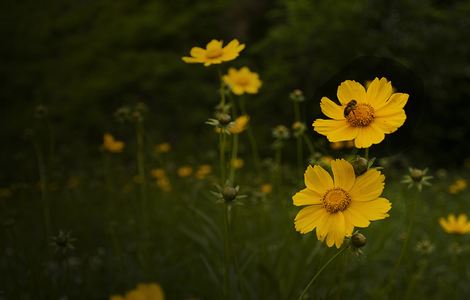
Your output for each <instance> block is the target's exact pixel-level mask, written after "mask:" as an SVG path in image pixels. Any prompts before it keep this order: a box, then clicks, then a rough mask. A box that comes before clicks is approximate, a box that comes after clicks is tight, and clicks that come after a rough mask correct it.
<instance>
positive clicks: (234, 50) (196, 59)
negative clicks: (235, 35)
mask: <svg viewBox="0 0 470 300" xmlns="http://www.w3.org/2000/svg"><path fill="white" fill-rule="evenodd" d="M244 48H245V45H244V44H240V42H239V41H238V40H237V39H234V40H232V41H231V42H230V43H228V44H227V45H226V46H225V47H223V42H222V41H218V40H211V41H210V42H209V43H208V44H207V45H206V48H205V49H204V48H200V47H193V48H191V51H190V52H189V54H190V55H191V56H185V57H183V58H182V59H183V61H184V62H186V63H201V64H204V66H205V67H208V66H210V65H213V64H221V63H223V62H226V61H231V60H234V59H235V58H237V57H238V55H239V54H240V52H241V51H242V50H243V49H244Z"/></svg>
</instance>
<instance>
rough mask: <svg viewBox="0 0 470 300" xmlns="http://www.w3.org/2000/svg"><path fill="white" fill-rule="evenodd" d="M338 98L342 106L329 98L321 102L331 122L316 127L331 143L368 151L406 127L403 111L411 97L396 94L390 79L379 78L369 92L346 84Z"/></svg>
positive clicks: (360, 86)
mask: <svg viewBox="0 0 470 300" xmlns="http://www.w3.org/2000/svg"><path fill="white" fill-rule="evenodd" d="M337 96H338V99H339V102H340V105H338V104H336V103H335V102H333V101H331V100H330V99H328V98H327V97H323V98H322V99H321V103H320V108H321V110H322V112H323V113H324V114H325V115H326V116H327V117H329V118H331V119H328V120H325V119H317V120H315V122H313V124H312V125H313V127H314V130H315V131H316V132H318V133H320V134H322V135H325V136H326V137H327V138H328V140H329V141H330V142H341V141H349V140H354V145H355V147H356V148H368V147H370V146H371V145H373V144H378V143H380V142H382V141H383V140H384V138H385V135H386V134H390V133H392V132H395V131H396V130H397V129H398V128H399V127H401V126H402V125H403V123H405V120H406V114H405V111H404V109H403V107H404V106H405V104H406V102H407V101H408V98H409V95H408V94H405V93H394V92H393V88H392V84H391V82H390V81H388V80H387V79H386V78H381V79H379V78H375V79H374V80H373V81H372V82H371V83H370V85H369V86H368V87H367V90H366V88H364V86H362V85H361V84H360V83H358V82H356V81H352V80H346V81H344V82H342V83H341V84H340V86H339V87H338V92H337Z"/></svg>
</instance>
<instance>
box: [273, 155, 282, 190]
mask: <svg viewBox="0 0 470 300" xmlns="http://www.w3.org/2000/svg"><path fill="white" fill-rule="evenodd" d="M274 164H275V165H276V173H275V174H276V175H275V178H276V180H275V182H276V187H277V188H279V187H280V185H281V164H282V146H279V147H276V152H275V154H274Z"/></svg>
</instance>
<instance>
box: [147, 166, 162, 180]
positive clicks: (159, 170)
mask: <svg viewBox="0 0 470 300" xmlns="http://www.w3.org/2000/svg"><path fill="white" fill-rule="evenodd" d="M150 175H151V176H152V177H153V178H156V179H159V178H163V177H165V176H166V172H165V170H163V169H162V168H156V169H153V170H152V171H150Z"/></svg>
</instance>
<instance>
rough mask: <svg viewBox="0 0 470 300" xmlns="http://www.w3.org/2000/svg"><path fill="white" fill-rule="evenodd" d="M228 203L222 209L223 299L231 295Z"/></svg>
mask: <svg viewBox="0 0 470 300" xmlns="http://www.w3.org/2000/svg"><path fill="white" fill-rule="evenodd" d="M230 208H231V207H230V204H229V203H226V204H225V209H224V230H225V239H224V258H225V259H224V269H225V272H224V293H225V297H224V298H225V299H229V298H230V296H231V293H230V286H231V284H230V261H231V249H230Z"/></svg>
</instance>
